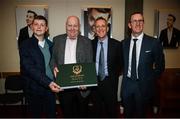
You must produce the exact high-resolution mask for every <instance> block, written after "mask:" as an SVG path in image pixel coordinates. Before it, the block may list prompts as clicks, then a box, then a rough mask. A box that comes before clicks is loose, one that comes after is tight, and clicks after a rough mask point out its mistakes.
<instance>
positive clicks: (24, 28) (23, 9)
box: [16, 5, 48, 47]
mask: <svg viewBox="0 0 180 119" xmlns="http://www.w3.org/2000/svg"><path fill="white" fill-rule="evenodd" d="M36 15H43V16H45V17H46V18H47V19H48V6H47V5H18V6H16V40H17V41H18V42H17V44H18V47H19V45H20V44H21V42H22V41H23V40H25V39H28V38H30V37H31V36H32V34H33V33H32V30H31V23H32V21H33V19H34V17H35V16H36Z"/></svg>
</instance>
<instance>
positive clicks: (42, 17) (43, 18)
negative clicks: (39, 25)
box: [33, 15, 48, 26]
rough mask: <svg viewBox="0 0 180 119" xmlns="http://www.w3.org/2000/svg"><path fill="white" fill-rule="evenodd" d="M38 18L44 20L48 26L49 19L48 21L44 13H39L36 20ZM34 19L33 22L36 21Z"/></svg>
mask: <svg viewBox="0 0 180 119" xmlns="http://www.w3.org/2000/svg"><path fill="white" fill-rule="evenodd" d="M36 19H37V20H44V21H45V23H46V26H48V21H47V19H46V17H44V16H42V15H37V16H36V17H34V20H36ZM34 20H33V22H34Z"/></svg>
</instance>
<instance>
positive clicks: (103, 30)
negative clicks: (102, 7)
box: [95, 19, 108, 40]
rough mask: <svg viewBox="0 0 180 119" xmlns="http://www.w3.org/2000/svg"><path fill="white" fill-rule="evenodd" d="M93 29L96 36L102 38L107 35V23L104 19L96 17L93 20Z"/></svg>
mask: <svg viewBox="0 0 180 119" xmlns="http://www.w3.org/2000/svg"><path fill="white" fill-rule="evenodd" d="M95 31H96V35H97V36H98V38H99V39H100V40H101V39H102V40H103V39H104V38H105V37H106V36H107V32H108V25H107V22H106V20H105V19H97V20H96V22H95Z"/></svg>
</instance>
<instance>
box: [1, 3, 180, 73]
mask: <svg viewBox="0 0 180 119" xmlns="http://www.w3.org/2000/svg"><path fill="white" fill-rule="evenodd" d="M23 1H24V2H23ZM162 3H163V4H162ZM28 4H29V5H42V4H43V5H48V8H49V9H48V10H49V19H48V20H49V28H50V37H51V38H52V37H53V36H55V35H57V34H61V33H64V32H65V28H64V23H65V20H66V18H67V16H68V15H77V16H79V17H80V18H81V9H82V8H84V7H88V6H97V7H99V6H104V7H109V6H110V7H112V11H113V17H112V18H113V26H112V36H113V38H116V39H118V40H122V39H123V37H124V16H125V14H124V13H125V11H124V6H125V0H99V1H98V0H36V1H35V0H1V1H0V14H1V19H0V23H1V24H0V36H1V38H0V42H1V43H0V72H18V71H19V54H18V50H17V44H16V23H15V7H16V5H28ZM179 5H180V4H179V0H150V1H149V0H144V15H145V20H146V24H145V32H146V33H147V34H149V35H153V30H154V25H153V24H154V9H157V8H159V9H161V8H178V7H179ZM179 52H180V48H179V49H178V50H165V54H166V67H170V68H171V67H180V62H178V59H180V54H179Z"/></svg>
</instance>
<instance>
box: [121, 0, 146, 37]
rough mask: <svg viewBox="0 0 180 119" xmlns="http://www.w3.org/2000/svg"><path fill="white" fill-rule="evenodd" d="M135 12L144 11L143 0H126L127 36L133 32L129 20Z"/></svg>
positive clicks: (125, 33) (125, 34) (125, 35)
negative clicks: (129, 26)
mask: <svg viewBox="0 0 180 119" xmlns="http://www.w3.org/2000/svg"><path fill="white" fill-rule="evenodd" d="M133 12H141V13H143V0H125V28H124V30H125V32H124V37H125V38H127V37H128V36H129V35H130V34H131V30H130V29H129V28H128V21H129V17H130V15H131V14H132V13H133Z"/></svg>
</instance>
